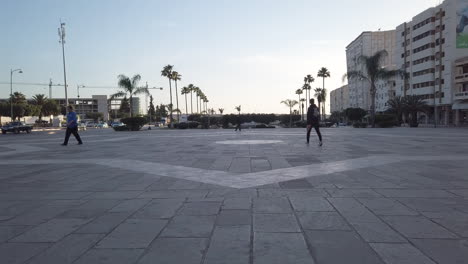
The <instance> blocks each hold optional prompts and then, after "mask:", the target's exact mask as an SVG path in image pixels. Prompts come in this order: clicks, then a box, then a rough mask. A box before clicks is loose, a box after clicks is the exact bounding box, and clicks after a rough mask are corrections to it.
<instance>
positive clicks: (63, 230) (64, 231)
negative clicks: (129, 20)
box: [11, 218, 89, 242]
mask: <svg viewBox="0 0 468 264" xmlns="http://www.w3.org/2000/svg"><path fill="white" fill-rule="evenodd" d="M87 222H89V220H87V219H76V218H75V219H73V218H69V219H57V218H56V219H52V220H50V221H48V222H46V223H43V224H40V225H38V226H36V227H34V228H32V229H31V230H28V231H26V232H25V233H23V234H22V235H19V236H17V237H15V238H14V239H12V240H11V241H12V242H57V241H59V240H60V239H62V238H63V237H65V236H66V235H68V234H70V233H72V232H73V231H75V230H76V229H78V228H80V227H81V226H83V225H84V224H86V223H87Z"/></svg>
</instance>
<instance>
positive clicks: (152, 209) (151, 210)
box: [133, 199, 184, 219]
mask: <svg viewBox="0 0 468 264" xmlns="http://www.w3.org/2000/svg"><path fill="white" fill-rule="evenodd" d="M183 202H184V199H155V200H153V201H151V202H150V203H149V204H147V205H146V206H145V207H143V208H141V209H140V210H138V211H137V212H136V213H135V214H134V215H133V218H143V219H145V218H161V219H165V218H171V217H173V216H174V215H175V214H176V212H177V210H179V208H181V207H182V204H183Z"/></svg>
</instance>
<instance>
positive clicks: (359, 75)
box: [343, 71, 370, 82]
mask: <svg viewBox="0 0 468 264" xmlns="http://www.w3.org/2000/svg"><path fill="white" fill-rule="evenodd" d="M346 79H359V80H366V81H370V80H369V77H367V76H366V75H365V74H364V73H363V72H362V71H349V72H347V73H345V74H344V75H343V82H344V81H345V80H346Z"/></svg>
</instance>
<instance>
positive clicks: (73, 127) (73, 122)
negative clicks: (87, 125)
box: [62, 105, 83, 146]
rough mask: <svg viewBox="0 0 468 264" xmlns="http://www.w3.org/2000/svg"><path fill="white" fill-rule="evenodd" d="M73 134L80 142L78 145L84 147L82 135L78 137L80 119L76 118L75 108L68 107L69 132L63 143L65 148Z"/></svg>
mask: <svg viewBox="0 0 468 264" xmlns="http://www.w3.org/2000/svg"><path fill="white" fill-rule="evenodd" d="M71 134H73V136H75V138H76V140H77V141H78V145H82V144H83V141H81V138H80V135H78V118H77V117H76V113H75V111H74V109H73V106H71V105H69V106H68V114H67V132H66V133H65V140H64V141H63V144H62V145H63V146H66V145H68V139H69V138H70V135H71Z"/></svg>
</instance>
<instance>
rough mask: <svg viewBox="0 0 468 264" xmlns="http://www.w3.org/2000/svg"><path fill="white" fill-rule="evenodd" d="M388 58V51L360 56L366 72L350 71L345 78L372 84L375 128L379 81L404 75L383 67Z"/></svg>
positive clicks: (372, 117) (373, 125) (372, 109)
mask: <svg viewBox="0 0 468 264" xmlns="http://www.w3.org/2000/svg"><path fill="white" fill-rule="evenodd" d="M386 56H388V52H387V51H386V50H381V51H378V52H377V53H375V54H374V55H372V56H370V57H369V56H364V55H362V56H360V57H359V61H360V63H361V65H363V66H364V71H350V72H348V73H346V74H345V75H344V76H343V80H344V79H345V78H348V79H359V80H365V81H367V82H368V83H369V84H370V95H371V107H370V114H371V125H372V127H375V95H376V93H377V82H378V81H379V80H383V81H384V80H388V79H390V78H392V77H395V76H397V75H403V74H404V73H402V71H400V70H387V69H385V68H384V67H382V62H383V59H384V58H385V57H386Z"/></svg>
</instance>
